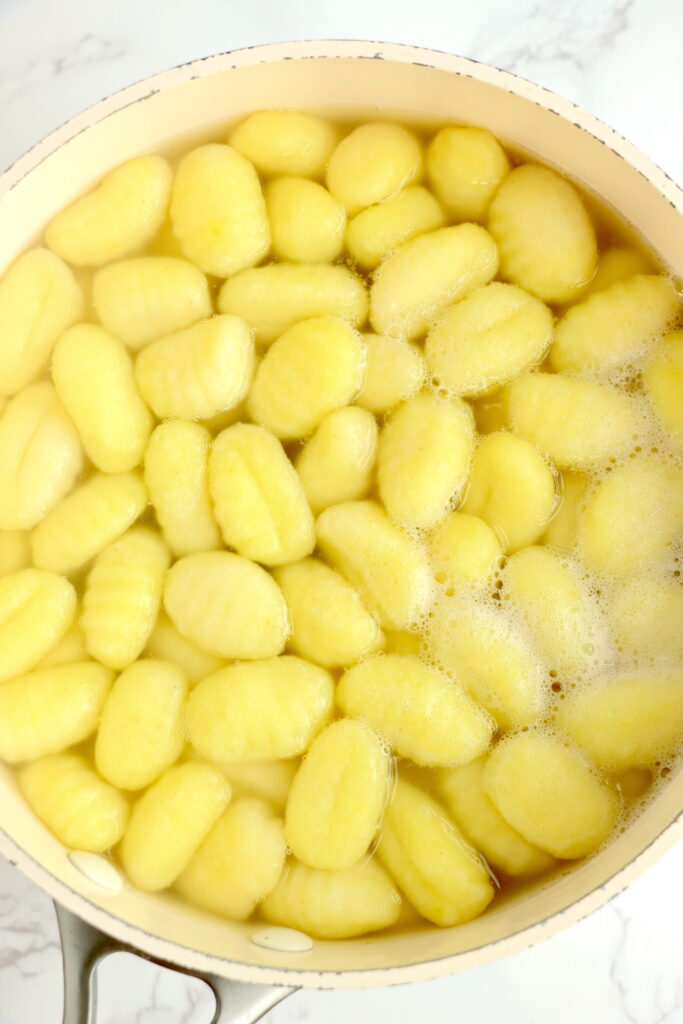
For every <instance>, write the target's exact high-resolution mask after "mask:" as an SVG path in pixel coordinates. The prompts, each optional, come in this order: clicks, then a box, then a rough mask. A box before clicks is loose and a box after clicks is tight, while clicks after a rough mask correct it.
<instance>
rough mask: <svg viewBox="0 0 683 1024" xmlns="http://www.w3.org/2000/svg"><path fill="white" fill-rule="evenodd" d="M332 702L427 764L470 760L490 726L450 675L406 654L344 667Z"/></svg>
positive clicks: (483, 747)
mask: <svg viewBox="0 0 683 1024" xmlns="http://www.w3.org/2000/svg"><path fill="white" fill-rule="evenodd" d="M337 703H338V704H339V706H340V708H341V709H342V711H343V712H344V713H345V714H346V715H349V717H351V718H360V719H362V720H363V721H364V722H367V723H368V725H370V726H372V728H373V729H374V730H375V731H376V732H377V733H379V735H380V736H382V737H383V739H385V740H386V742H387V743H388V744H390V746H391V747H392V748H393V749H394V750H395V751H396V753H397V754H399V755H400V756H401V757H407V758H409V759H410V760H411V761H415V762H416V763H417V764H421V765H426V766H434V765H445V764H464V763H466V762H467V761H471V760H472V759H473V758H475V757H478V756H479V755H480V754H482V753H483V752H484V751H485V750H486V749H487V747H488V745H489V743H490V742H491V736H492V735H493V730H494V723H493V721H492V719H491V718H490V717H489V715H487V714H486V712H485V711H484V710H483V709H482V708H481V707H480V706H479V705H478V704H476V703H475V701H473V700H472V699H471V698H470V697H468V696H467V695H466V694H465V693H464V692H463V690H462V689H461V688H460V687H459V686H458V685H457V684H456V683H455V682H453V680H452V679H448V678H447V677H446V676H445V675H444V674H443V673H442V672H439V671H438V670H437V669H435V668H432V667H430V666H429V665H425V663H424V662H423V661H422V660H421V659H419V658H417V657H415V656H414V655H411V654H379V655H377V656H376V657H375V658H370V660H368V661H364V662H363V663H362V664H360V665H356V666H355V667H354V668H350V669H348V671H347V672H345V673H344V675H343V676H342V678H341V680H340V682H339V685H338V687H337ZM435 708H438V709H439V710H438V714H435V713H434V709H435ZM295 852H296V851H295ZM302 859H303V858H302ZM313 866H315V865H313Z"/></svg>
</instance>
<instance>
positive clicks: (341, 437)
mask: <svg viewBox="0 0 683 1024" xmlns="http://www.w3.org/2000/svg"><path fill="white" fill-rule="evenodd" d="M377 433H378V431H377V421H376V420H375V418H374V416H372V415H371V414H370V413H369V412H368V411H367V410H366V409H359V408H357V407H356V406H353V405H347V406H344V407H342V408H341V409H335V410H334V411H333V412H331V413H329V414H328V415H327V416H326V417H325V419H324V420H322V422H321V423H320V425H319V426H318V429H317V430H316V432H315V433H314V434H313V436H312V437H311V438H310V439H309V440H308V442H307V443H306V445H305V446H304V448H303V449H302V450H301V451H300V452H299V454H298V456H297V458H296V461H295V466H296V471H297V473H298V474H299V477H300V479H301V483H302V485H303V488H304V491H305V492H306V497H307V499H308V504H309V505H310V506H311V509H312V510H313V512H314V514H317V513H318V512H322V511H323V510H324V509H326V508H329V507H330V505H338V504H340V502H342V501H354V500H356V499H358V498H364V497H365V496H366V495H367V493H368V491H369V490H370V486H371V483H372V476H373V470H374V468H375V461H376V455H377Z"/></svg>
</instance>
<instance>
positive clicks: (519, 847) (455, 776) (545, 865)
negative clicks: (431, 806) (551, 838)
mask: <svg viewBox="0 0 683 1024" xmlns="http://www.w3.org/2000/svg"><path fill="white" fill-rule="evenodd" d="M485 768H486V758H485V757H478V758H477V759H476V760H475V761H470V762H469V764H463V765H459V766H458V767H457V768H444V769H442V770H441V771H440V772H439V777H438V782H437V789H438V792H439V795H440V797H441V799H442V800H443V802H444V804H445V805H446V808H447V809H448V813H449V814H450V816H451V817H452V819H453V821H454V822H455V823H456V825H457V826H458V828H459V829H460V830H461V831H462V833H463V835H464V836H465V838H466V839H467V841H468V842H469V843H472V845H473V846H474V847H475V849H477V850H481V852H482V853H483V854H484V856H485V857H486V860H487V861H488V863H489V864H491V865H493V867H494V868H497V869H499V870H500V871H502V872H503V873H504V874H505V875H508V876H510V877H512V878H515V877H517V876H524V877H527V876H529V875H537V874H539V872H541V871H548V869H549V868H551V867H552V866H553V864H554V863H555V861H554V858H553V857H551V856H550V854H548V853H546V852H545V851H544V850H540V849H539V848H538V847H537V846H533V845H532V844H531V843H528V842H527V841H526V839H524V838H523V836H521V835H520V834H519V832H516V831H515V829H514V828H513V827H512V825H508V823H507V821H506V820H505V818H504V817H503V815H502V814H501V813H500V811H498V810H497V809H496V807H495V805H494V804H493V803H492V801H491V800H490V799H489V797H488V795H487V793H486V790H485V788H484V771H485Z"/></svg>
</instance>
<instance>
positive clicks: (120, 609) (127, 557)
mask: <svg viewBox="0 0 683 1024" xmlns="http://www.w3.org/2000/svg"><path fill="white" fill-rule="evenodd" d="M170 561H171V556H170V552H169V550H168V548H167V546H166V544H165V543H164V541H163V540H162V539H161V537H159V536H158V534H156V533H154V532H153V531H152V530H150V529H149V528H148V527H146V526H136V527H133V529H131V530H128V531H127V533H124V534H123V536H121V537H119V538H118V540H115V541H114V542H113V543H112V544H110V545H109V546H108V547H106V548H104V549H103V550H102V551H100V553H99V554H98V555H97V557H96V559H95V561H94V563H93V566H92V568H91V570H90V572H89V574H88V578H87V581H86V584H85V591H84V594H83V613H82V615H81V627H82V629H83V633H84V635H85V642H86V646H87V648H88V651H89V653H90V654H91V655H92V657H93V658H95V659H96V660H97V661H99V662H100V663H101V664H102V665H106V666H107V667H108V668H114V669H119V670H120V669H123V668H126V666H127V665H130V664H131V663H132V662H134V661H135V659H136V658H137V657H138V656H139V655H140V654H141V653H142V651H143V650H144V649H145V646H146V645H147V641H148V640H149V636H150V634H151V632H152V628H153V626H154V623H155V621H156V617H157V614H158V612H159V606H160V604H161V593H162V590H163V586H164V579H165V576H166V570H167V569H168V567H169V564H170Z"/></svg>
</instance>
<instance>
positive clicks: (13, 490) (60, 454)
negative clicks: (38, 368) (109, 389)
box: [0, 381, 83, 530]
mask: <svg viewBox="0 0 683 1024" xmlns="http://www.w3.org/2000/svg"><path fill="white" fill-rule="evenodd" d="M82 469H83V450H82V448H81V442H80V440H79V437H78V434H77V433H76V431H75V430H74V427H73V424H72V422H71V420H70V419H69V417H68V416H67V415H66V413H65V411H64V409H63V408H62V406H61V405H60V403H59V400H58V398H57V395H56V393H55V389H54V388H53V387H52V385H51V384H48V383H47V381H42V382H40V383H38V384H32V385H30V386H29V387H27V388H25V390H24V391H20V392H19V394H18V395H15V397H14V398H13V399H12V400H11V401H10V403H9V405H8V406H7V408H6V409H5V412H4V413H3V415H2V417H1V418H0V528H2V529H3V530H27V529H30V528H31V527H32V526H35V525H36V524H37V523H39V522H40V521H41V520H42V519H44V518H45V516H46V515H47V513H48V512H49V511H50V509H52V508H54V506H55V505H57V504H59V502H60V501H61V499H62V498H64V497H65V496H66V495H67V494H68V493H69V491H70V490H71V489H72V487H73V486H74V484H75V482H76V480H77V478H78V476H79V474H80V472H81V470H82Z"/></svg>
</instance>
